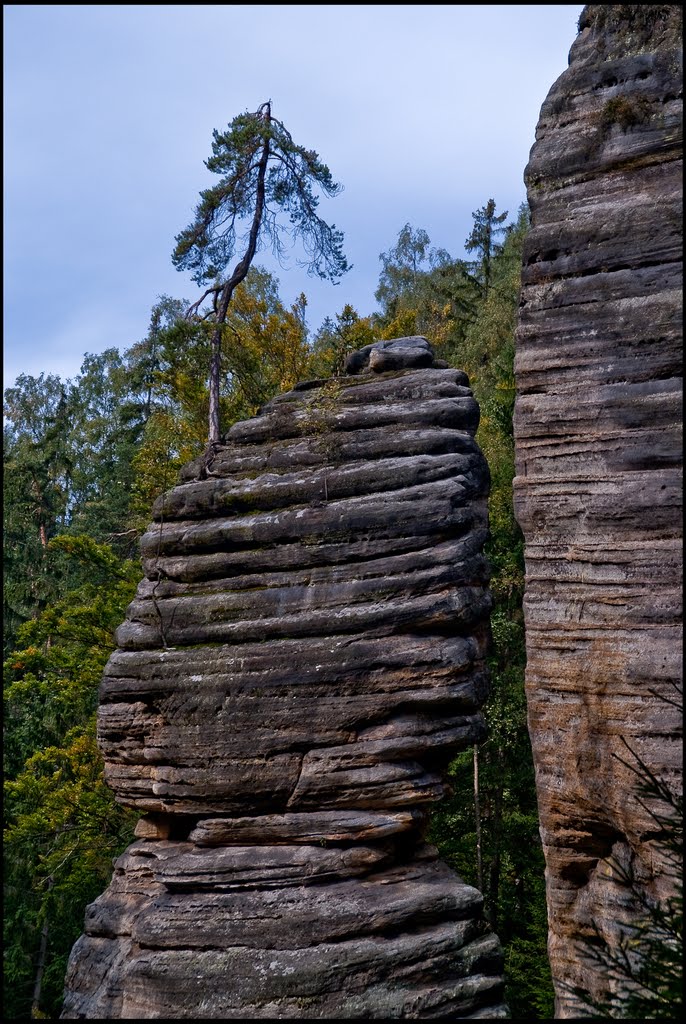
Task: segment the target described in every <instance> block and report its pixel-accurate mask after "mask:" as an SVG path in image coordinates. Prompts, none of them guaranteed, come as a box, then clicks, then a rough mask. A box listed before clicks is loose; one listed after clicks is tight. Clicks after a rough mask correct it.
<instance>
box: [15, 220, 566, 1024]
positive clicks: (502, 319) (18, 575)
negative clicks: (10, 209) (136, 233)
mask: <svg viewBox="0 0 686 1024" xmlns="http://www.w3.org/2000/svg"><path fill="white" fill-rule="evenodd" d="M527 227H528V211H527V209H526V208H525V207H522V208H521V209H520V211H519V212H518V215H517V216H516V217H515V218H513V219H511V220H510V221H509V222H507V213H499V212H497V207H496V204H495V202H494V201H493V200H489V201H488V202H487V203H486V204H485V206H484V207H482V208H481V209H479V210H477V211H476V212H475V213H474V218H473V228H472V231H471V233H470V235H469V238H468V239H467V240H466V243H465V247H466V251H467V253H468V254H470V255H471V257H472V259H470V260H463V259H455V258H454V257H452V256H451V255H450V254H449V253H448V252H446V251H445V250H437V249H435V248H432V247H431V241H430V239H429V237H428V235H427V234H426V232H425V231H423V230H421V229H416V228H414V227H413V226H411V225H410V224H406V225H405V226H404V227H403V228H402V229H401V230H400V231H399V234H398V237H397V240H396V243H395V245H394V246H392V247H391V248H390V249H389V250H388V251H387V252H385V253H382V255H381V257H380V260H381V273H380V278H379V285H378V289H377V292H376V298H377V301H378V304H379V310H378V311H377V312H374V313H372V314H371V315H361V314H360V313H359V312H358V311H357V310H355V309H353V308H352V307H351V306H350V305H344V307H343V308H342V310H341V312H340V313H339V314H337V315H336V316H335V317H334V318H327V319H326V320H325V321H324V323H323V324H322V325H321V327H320V328H319V329H318V330H317V331H316V332H310V330H309V329H308V325H307V300H306V297H305V295H302V296H301V297H300V299H299V301H298V302H296V303H295V304H294V306H293V307H291V308H286V307H285V306H284V304H283V303H282V301H281V299H280V297H279V290H278V281H277V280H276V279H275V278H274V277H273V276H272V275H271V274H269V273H268V272H267V271H266V270H264V269H260V268H258V267H253V268H252V269H251V270H250V272H249V273H248V276H247V277H246V278H245V280H244V281H243V283H242V284H241V285H240V286H239V287H238V289H237V290H236V292H235V294H234V297H233V300H232V304H231V308H230V310H229V314H228V317H227V319H226V323H225V325H224V329H223V332H222V366H221V371H222V374H221V413H222V424H223V427H224V429H226V428H228V426H230V424H231V423H232V422H235V421H236V420H238V419H243V418H246V417H249V416H251V415H253V414H254V413H255V412H256V411H257V409H258V408H259V406H260V405H262V404H263V403H264V402H265V401H267V400H268V399H269V398H270V397H272V396H273V395H275V394H276V393H278V392H279V391H282V390H285V389H289V388H290V387H292V386H293V384H295V383H296V382H297V381H298V380H303V379H307V378H312V377H327V376H330V375H334V374H338V373H341V372H342V368H343V363H344V360H345V357H346V355H347V354H348V353H349V352H351V351H353V350H355V349H357V348H360V347H361V346H363V345H366V344H369V343H370V342H372V341H374V340H378V339H380V338H394V337H400V336H403V335H412V334H422V335H424V336H426V337H427V338H428V339H429V340H430V341H431V342H432V343H433V345H434V349H435V351H436V354H437V356H439V357H440V358H443V359H446V360H447V361H448V362H449V363H450V365H452V366H456V367H459V368H460V369H463V370H466V371H467V373H468V375H469V377H470V382H471V386H472V388H473V390H474V394H475V396H476V398H477V400H478V402H479V404H480V406H481V425H480V427H479V432H478V435H477V440H478V441H479V443H480V445H481V448H482V449H483V451H484V453H485V455H486V458H487V460H488V463H489V466H490V469H491V476H492V487H491V498H490V530H491V535H490V540H489V544H488V552H487V553H488V556H489V559H490V562H491V566H492V573H493V575H492V580H491V588H492V592H493V595H494V598H495V608H494V612H493V615H492V627H493V647H492V656H491V672H492V694H491V697H490V699H489V702H488V705H487V708H486V713H487V718H488V721H489V736H488V739H487V740H486V741H485V743H484V744H482V745H481V747H480V748H479V749H478V751H477V750H474V751H470V752H468V753H465V754H462V755H460V756H459V757H458V758H457V759H456V760H455V761H454V763H453V765H452V766H451V774H452V775H453V776H454V778H453V784H454V796H453V797H452V798H451V799H450V800H449V801H446V802H445V803H444V805H442V806H441V808H440V809H439V811H438V813H436V815H435V817H434V822H433V828H432V839H433V841H434V842H435V843H436V844H437V845H438V847H439V849H440V851H441V854H442V856H443V857H444V859H446V860H447V861H448V862H449V863H450V864H451V865H452V866H453V867H454V868H455V869H456V870H457V871H458V873H459V874H460V875H461V876H462V877H463V878H464V879H465V880H466V881H467V882H470V883H472V884H475V885H477V886H478V887H479V888H480V889H481V890H482V891H483V892H484V895H485V900H486V909H487V914H488V917H489V920H490V922H491V924H492V926H493V927H494V929H495V930H496V931H497V932H498V934H499V936H500V938H501V941H502V943H503V945H504V948H505V955H506V974H507V993H506V997H507V1001H508V1003H509V1005H510V1008H511V1012H512V1016H513V1017H515V1018H516V1017H524V1018H526V1019H548V1018H551V1017H552V986H551V982H550V972H549V967H548V961H547V956H546V932H547V926H546V911H545V896H544V878H543V857H542V852H541V847H540V840H539V835H538V818H537V811H536V797H535V789H534V776H533V767H532V760H531V752H530V748H529V741H528V734H527V729H526V707H525V699H524V662H525V653H524V628H523V619H522V610H521V609H522V596H523V584H524V569H523V544H522V538H521V535H520V532H519V529H518V527H517V525H516V522H515V520H514V515H513V509H512V478H513V475H514V444H513V435H512V411H513V406H514V394H515V388H514V375H513V359H514V328H515V322H516V313H517V306H518V296H519V278H520V267H521V251H522V242H523V238H524V236H525V234H526V231H527ZM188 305H189V303H188V302H187V301H186V300H185V299H182V298H171V297H169V296H163V297H161V298H158V300H157V301H156V303H155V305H154V306H153V308H152V312H151V317H150V324H149V328H148V331H147V334H146V336H145V337H144V338H143V339H142V340H140V341H137V342H135V343H134V344H132V345H131V347H130V348H128V349H126V350H125V351H123V352H120V351H118V350H117V349H115V348H110V349H107V350H106V351H104V352H102V353H101V354H99V355H86V356H85V357H84V362H83V365H82V367H81V372H80V374H79V375H78V376H77V377H76V378H74V379H73V380H62V379H60V378H59V377H58V376H55V375H51V374H48V375H46V374H41V375H40V376H38V377H31V376H28V375H22V376H20V377H19V378H18V379H17V381H16V383H15V385H14V386H13V387H11V388H8V389H7V390H6V391H5V427H4V453H3V459H4V470H5V472H4V501H5V563H4V573H5V586H4V597H3V602H4V604H3V611H4V633H3V646H4V710H5V719H4V739H5V746H4V758H5V762H4V766H5V779H6V782H5V986H6V988H5V1016H6V1017H8V1018H9V1019H16V1020H21V1019H30V1018H40V1017H43V1018H56V1017H58V1016H59V1012H60V1006H61V999H62V986H63V982H64V974H65V970H66V963H67V958H68V955H69V951H70V949H71V946H72V945H73V943H74V941H75V940H76V938H77V937H78V935H79V934H80V933H81V931H82V929H83V920H84V911H85V907H86V905H87V904H88V903H89V902H90V901H92V900H93V899H94V898H95V897H96V896H97V895H99V894H100V893H101V892H102V891H103V889H104V888H105V887H106V885H107V883H108V881H109V878H110V875H111V871H112V859H113V858H114V857H116V856H117V855H118V854H119V853H120V852H121V851H122V850H123V849H124V848H125V847H126V846H127V845H128V843H129V842H131V840H132V833H133V827H134V825H135V822H136V820H137V815H136V814H134V813H132V812H130V811H127V810H125V809H123V808H121V807H119V806H118V805H116V804H115V803H114V800H113V797H112V795H111V793H110V791H109V790H108V789H107V787H106V786H105V784H104V782H103V779H102V764H101V759H100V755H99V753H98V749H97V745H96V740H95V712H96V706H97V691H98V684H99V681H100V676H101V674H102V670H103V667H104V665H105V662H106V661H107V658H108V656H109V653H110V652H111V651H112V650H113V648H114V639H113V633H114V629H115V628H116V627H117V626H118V625H119V623H120V622H121V621H122V619H123V618H124V612H125V608H126V606H127V604H128V603H129V601H130V600H131V599H132V597H133V594H134V591H135V588H136V585H137V583H138V581H139V579H140V577H141V568H140V563H139V560H138V541H139V538H140V536H141V534H142V533H143V532H144V530H145V528H146V527H147V524H148V522H149V519H150V508H151V505H152V502H153V500H154V499H155V498H156V497H157V495H158V494H160V493H161V492H162V491H164V490H167V489H168V488H170V487H171V486H173V485H174V483H175V481H176V477H177V474H178V470H179V468H180V466H182V465H183V464H184V463H186V462H188V461H189V460H190V459H192V458H194V457H195V456H197V455H198V454H200V452H201V451H202V450H203V449H204V447H205V444H206V439H207V418H208V386H207V383H208V382H207V374H206V372H205V370H206V369H208V368H209V362H210V347H211V332H212V328H213V325H212V322H211V318H210V319H209V320H206V321H200V322H198V321H192V320H189V319H186V318H184V316H183V314H184V311H185V310H186V309H187V308H188ZM477 778H478V794H477V795H478V800H476V801H475V779H477ZM475 804H476V805H477V806H478V812H477V811H476V809H475Z"/></svg>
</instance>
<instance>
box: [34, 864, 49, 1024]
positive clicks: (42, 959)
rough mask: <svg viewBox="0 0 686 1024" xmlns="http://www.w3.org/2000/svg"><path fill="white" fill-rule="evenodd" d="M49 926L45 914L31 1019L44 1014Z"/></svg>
mask: <svg viewBox="0 0 686 1024" xmlns="http://www.w3.org/2000/svg"><path fill="white" fill-rule="evenodd" d="M53 884H54V882H53V879H52V878H48V891H50V889H52V887H53ZM49 931H50V928H49V924H48V917H47V914H46V917H45V921H44V922H43V928H42V930H41V935H40V946H39V947H38V963H37V964H36V977H35V980H34V983H33V999H32V1001H31V1020H36V1019H38V1018H42V1017H43V1016H44V1014H43V1013H42V1012H41V1008H40V999H41V990H42V988H43V975H44V974H45V965H46V963H47V959H48V934H49Z"/></svg>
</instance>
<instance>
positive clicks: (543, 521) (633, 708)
mask: <svg viewBox="0 0 686 1024" xmlns="http://www.w3.org/2000/svg"><path fill="white" fill-rule="evenodd" d="M680 17H681V15H680V8H678V7H665V6H663V7H657V6H649V5H641V6H640V7H639V6H630V5H628V6H616V5H615V6H605V7H604V6H600V5H594V6H590V7H587V8H585V10H584V13H583V15H582V18H581V22H580V24H581V31H580V34H579V37H578V39H577V41H576V42H575V43H574V46H573V47H572V50H571V53H570V65H569V69H568V70H567V71H566V72H565V73H564V74H563V75H562V76H561V77H560V79H558V81H557V82H556V83H555V85H554V86H553V88H552V89H551V91H550V93H549V95H548V98H547V99H546V101H545V103H544V104H543V108H542V110H541V118H540V121H539V125H538V129H537V136H536V139H537V141H536V144H535V146H534V148H533V149H532V152H531V159H530V162H529V165H528V168H527V171H526V180H527V187H528V196H529V203H530V206H531V211H532V227H531V232H530V234H529V236H528V239H527V242H526V244H525V252H524V268H523V274H522V282H523V287H522V296H521V311H520V319H519V327H518V331H517V354H516V361H515V371H516V377H517V388H518V398H517V403H516V408H515V435H516V459H517V477H516V480H515V499H516V509H517V516H518V519H519V522H520V524H521V526H522V530H523V532H524V536H525V541H526V566H527V573H526V597H525V616H526V637H527V675H526V678H527V699H528V707H529V724H530V732H531V737H532V743H533V750H534V758H535V763H536V773H537V787H538V800H539V808H540V814H541V826H542V836H543V842H544V848H545V853H546V861H547V889H548V908H549V920H550V942H549V950H550V956H551V964H552V969H553V978H554V981H555V984H556V989H557V997H558V998H557V1014H556V1015H557V1016H559V1017H578V1016H579V1011H578V1007H577V1006H576V1005H575V1001H574V999H573V998H572V997H571V995H570V991H569V986H575V985H578V986H580V987H581V988H582V989H583V990H584V991H586V992H588V993H590V994H591V996H593V997H596V998H607V997H608V996H610V995H612V993H613V992H614V991H615V989H616V985H615V982H614V981H613V980H612V979H611V978H610V977H609V976H608V973H607V971H603V970H602V969H598V967H597V966H595V967H594V965H593V963H591V962H588V960H587V959H586V958H585V955H584V941H585V937H586V936H588V935H589V933H590V929H591V922H592V921H594V922H595V923H596V924H597V925H598V927H599V930H600V933H601V935H602V937H603V938H604V939H605V940H606V942H607V943H608V945H609V947H610V948H611V949H616V948H617V944H618V942H619V939H620V936H621V935H622V928H623V927H624V925H625V924H626V923H627V922H635V921H636V920H637V919H638V918H639V917H640V916H641V915H642V910H641V898H640V896H638V895H637V894H638V893H639V892H640V891H643V892H644V893H645V894H646V895H647V896H648V897H650V898H653V897H655V896H657V897H660V896H664V895H666V894H667V893H668V892H669V890H670V888H671V885H672V883H671V882H670V880H669V877H668V875H667V874H666V873H665V872H664V870H663V867H664V865H662V864H660V862H659V858H658V855H657V848H656V844H655V842H654V841H653V839H651V835H653V834H654V823H651V820H650V817H649V815H648V814H647V812H646V811H645V809H644V808H643V807H642V806H641V804H640V800H639V794H638V791H637V778H636V775H635V773H634V772H633V771H632V769H631V768H630V767H627V764H625V763H623V762H628V763H629V764H631V763H633V764H634V766H635V765H636V762H635V760H634V759H633V757H632V755H631V754H630V752H629V750H628V749H627V747H626V746H625V743H628V745H629V747H630V748H631V750H632V751H634V752H635V755H637V756H638V757H640V758H641V759H642V760H643V761H644V762H645V764H646V765H647V766H648V767H649V768H650V769H651V770H652V771H654V772H655V773H656V774H657V775H659V776H660V777H661V778H663V779H665V780H666V782H667V783H668V784H669V785H671V786H673V787H678V786H679V785H680V781H679V775H680V757H681V754H680V715H679V713H678V711H677V709H676V708H675V707H674V705H673V704H672V703H670V701H673V700H674V698H675V695H676V691H675V689H674V687H675V685H676V684H677V683H678V681H679V679H680V674H681V663H680V638H681V628H680V624H679V603H680V591H681V584H682V564H681V539H680V538H681V458H682V456H681V451H682V450H681V420H682V411H681V391H682V381H681V373H682V370H681V352H682V343H681V325H680V313H681V291H680V288H681V260H682V255H681V253H682V249H681V245H682V243H681V212H680V205H681V190H682V169H681V142H680V127H679V124H680V117H681V99H680V97H681V72H680V60H681V52H680V40H679V27H678V26H679V24H680V20H679V19H680ZM613 864H614V867H613ZM617 865H623V866H624V868H625V870H627V871H629V872H630V873H632V874H633V875H634V876H635V877H636V884H635V886H634V888H633V890H632V887H631V886H628V885H627V884H626V883H623V882H622V878H621V874H620V872H618V869H617Z"/></svg>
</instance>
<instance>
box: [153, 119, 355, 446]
mask: <svg viewBox="0 0 686 1024" xmlns="http://www.w3.org/2000/svg"><path fill="white" fill-rule="evenodd" d="M205 166H206V167H207V168H208V170H210V171H212V172H213V173H215V174H221V175H222V178H221V180H220V182H219V183H218V184H217V185H215V186H214V187H213V188H208V189H205V190H204V191H203V192H201V193H200V203H199V204H198V206H197V209H196V211H195V220H194V221H193V223H192V224H190V225H189V226H188V227H187V228H185V229H184V230H183V231H182V232H181V233H180V234H179V235H177V236H176V248H175V249H174V252H173V255H172V262H173V263H174V265H175V266H176V268H177V270H191V271H192V272H193V279H194V280H195V281H197V282H198V284H201V285H202V284H209V287H208V288H207V289H206V291H205V292H204V293H203V295H202V296H201V297H200V299H198V301H197V302H195V303H193V305H192V306H191V307H190V309H189V310H188V314H189V315H196V314H198V312H199V310H200V308H201V306H202V304H203V302H204V301H205V300H206V299H209V298H210V297H211V300H212V306H211V309H210V310H209V311H208V312H207V313H206V314H205V317H204V318H211V319H212V320H213V322H214V325H215V326H214V330H213V333H212V356H211V363H210V407H209V441H210V444H211V443H213V442H216V441H219V438H220V433H221V431H220V415H219V380H220V374H221V342H222V334H223V326H224V324H225V322H226V318H227V313H228V309H229V305H230V303H231V300H232V297H233V294H234V292H235V290H236V288H237V287H238V285H239V284H240V283H241V282H242V281H243V280H244V279H245V277H246V275H247V273H248V270H249V269H250V266H251V264H252V261H253V259H254V257H255V254H256V253H257V252H258V250H259V249H260V248H262V247H263V246H264V244H265V243H267V242H268V243H269V244H270V245H271V248H272V251H273V252H274V253H275V255H276V256H277V257H278V258H279V259H280V260H282V259H283V258H284V256H285V253H286V244H285V239H286V238H287V237H288V236H290V238H291V241H292V242H295V241H297V240H299V241H300V242H301V243H302V247H303V249H304V251H305V254H306V257H307V258H306V260H304V261H303V262H302V265H303V266H305V267H306V268H307V271H308V273H310V274H312V275H315V276H317V277H320V278H322V279H325V280H326V279H328V280H330V281H332V282H335V281H336V280H337V279H338V278H339V277H341V276H342V275H343V274H344V273H345V272H346V271H347V270H348V269H349V267H348V262H347V260H346V258H345V256H344V254H343V248H342V246H343V234H342V232H341V231H339V230H337V229H336V226H335V224H332V225H329V224H327V223H326V222H325V221H324V220H322V218H321V217H320V216H319V215H318V213H317V207H318V205H319V196H318V195H317V194H316V192H315V189H317V190H319V191H320V192H321V193H323V194H324V195H326V196H336V195H338V194H339V193H340V191H341V186H340V185H339V184H338V183H337V182H335V181H334V180H333V178H332V176H331V172H330V170H329V168H328V167H327V166H326V164H324V163H322V162H321V160H320V159H319V156H318V154H317V153H315V152H314V150H310V149H305V148H304V147H303V146H299V145H297V144H296V143H295V142H294V141H293V138H292V136H291V134H290V132H289V131H288V130H287V129H286V127H285V126H284V124H283V123H282V122H281V121H279V120H278V119H277V118H275V117H274V116H273V114H272V105H271V101H267V102H266V103H263V104H262V105H261V106H260V107H259V108H258V109H257V110H256V111H255V112H254V113H248V112H246V113H245V114H239V115H238V116H237V117H235V118H234V119H233V121H232V122H231V123H230V124H229V126H228V128H227V129H226V131H224V132H218V131H216V130H215V132H214V141H213V143H212V156H211V157H210V158H209V159H208V160H206V161H205ZM279 213H282V214H285V215H286V217H287V224H282V223H280V221H279ZM238 252H240V254H241V255H240V258H239V259H238V262H237V263H236V264H235V266H234V267H233V270H230V272H229V273H228V276H227V277H225V278H222V275H223V274H224V273H225V272H226V270H227V268H228V267H229V265H230V262H231V260H232V259H233V258H234V256H235V255H236V254H237V253H238Z"/></svg>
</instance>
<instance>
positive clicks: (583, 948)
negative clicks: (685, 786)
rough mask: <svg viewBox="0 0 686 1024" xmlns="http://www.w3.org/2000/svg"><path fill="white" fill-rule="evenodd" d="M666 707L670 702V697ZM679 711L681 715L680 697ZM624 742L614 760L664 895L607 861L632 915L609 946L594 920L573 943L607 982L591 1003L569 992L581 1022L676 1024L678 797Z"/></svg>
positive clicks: (680, 916)
mask: <svg viewBox="0 0 686 1024" xmlns="http://www.w3.org/2000/svg"><path fill="white" fill-rule="evenodd" d="M679 698H681V693H680V691H679ZM666 703H669V704H676V702H675V701H672V700H670V699H666ZM678 707H679V710H681V711H683V702H682V700H681V699H679V702H678ZM624 744H625V746H626V748H627V751H628V755H629V756H630V758H631V760H630V761H629V762H628V761H626V760H624V759H623V758H619V760H621V761H622V763H623V764H624V765H625V766H626V767H628V768H630V769H631V770H632V771H633V772H634V774H635V776H636V792H637V795H638V800H639V802H640V803H641V805H642V807H643V808H644V810H646V811H647V813H648V816H649V818H650V819H651V821H652V825H653V829H652V835H651V843H652V846H653V858H654V860H653V863H654V864H659V865H660V874H661V882H662V884H663V885H664V883H665V881H666V882H667V888H668V889H669V890H670V891H669V893H668V895H666V896H663V897H662V898H660V899H656V898H655V897H654V896H652V895H651V894H650V892H649V891H648V890H647V889H646V886H645V884H644V883H643V882H642V881H641V880H640V879H639V878H637V876H636V873H635V871H634V869H633V866H632V863H631V862H629V864H628V865H626V866H624V865H622V864H620V863H618V861H617V859H616V858H614V857H612V858H609V859H608V867H609V868H610V869H611V870H612V873H613V875H614V876H615V878H617V879H618V880H619V881H620V882H622V883H623V884H624V885H625V886H626V888H627V890H628V891H629V893H630V894H631V898H632V900H633V902H634V905H635V906H637V907H638V908H639V914H638V916H637V918H636V920H634V921H632V922H631V923H630V924H628V925H626V924H625V925H624V926H623V928H622V932H621V934H620V937H619V940H618V941H616V940H615V942H614V943H613V944H612V945H610V944H609V943H608V942H607V941H606V940H605V938H604V937H603V935H602V933H601V931H600V929H599V928H598V927H597V925H596V924H595V922H593V928H594V931H593V934H592V936H591V937H590V938H589V939H588V940H586V941H585V942H583V943H579V944H578V946H579V954H580V956H581V958H582V960H584V961H586V962H587V963H588V964H589V965H591V966H592V967H593V968H594V969H595V971H599V972H600V973H601V976H602V977H603V978H604V979H606V981H607V984H608V988H609V991H610V995H609V996H608V997H607V998H605V999H594V998H593V997H592V996H591V995H590V994H589V992H588V991H587V990H586V989H583V988H579V987H577V988H573V989H572V990H571V995H572V996H573V997H574V1002H575V1003H576V1010H577V1012H578V1016H579V1017H580V1018H582V1019H603V1020H607V1019H608V1018H609V1019H611V1020H682V1019H683V926H684V899H683V820H684V807H683V792H682V791H677V790H676V789H675V788H674V786H673V785H669V784H668V783H667V782H666V781H665V780H664V779H662V778H659V777H658V776H656V775H655V774H654V772H652V771H651V770H650V768H649V767H648V766H647V765H646V763H645V762H644V761H643V760H642V759H641V758H640V757H639V756H638V755H637V754H636V753H635V752H634V751H633V750H632V749H631V747H630V746H629V744H628V743H627V742H626V740H624Z"/></svg>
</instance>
